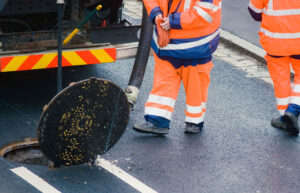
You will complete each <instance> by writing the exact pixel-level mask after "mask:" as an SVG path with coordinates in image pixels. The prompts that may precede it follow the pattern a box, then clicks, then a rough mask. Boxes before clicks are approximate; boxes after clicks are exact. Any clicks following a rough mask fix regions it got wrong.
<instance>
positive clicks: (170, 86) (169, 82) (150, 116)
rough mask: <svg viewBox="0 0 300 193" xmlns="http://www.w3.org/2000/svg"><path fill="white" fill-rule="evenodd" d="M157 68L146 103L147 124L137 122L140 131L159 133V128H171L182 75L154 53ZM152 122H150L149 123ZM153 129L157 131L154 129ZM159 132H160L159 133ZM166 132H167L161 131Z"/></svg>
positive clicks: (136, 128)
mask: <svg viewBox="0 0 300 193" xmlns="http://www.w3.org/2000/svg"><path fill="white" fill-rule="evenodd" d="M154 59H155V68H154V81H153V87H152V90H151V92H150V94H149V97H148V100H147V102H146V104H145V119H146V121H147V122H146V123H145V124H135V125H134V127H133V129H135V130H136V131H139V132H146V133H158V132H160V131H159V130H157V129H156V128H154V126H155V127H157V128H164V129H166V128H167V129H169V127H170V126H169V125H170V121H171V118H172V113H173V111H174V106H175V101H176V99H177V95H178V91H179V88H180V82H181V77H180V75H179V74H178V73H177V71H176V69H175V68H174V67H173V65H172V64H171V63H170V62H168V61H166V60H162V59H160V58H158V57H157V56H156V55H155V54H154ZM149 122H150V123H151V124H153V125H154V126H153V125H151V124H148V123H149ZM153 129H154V130H155V131H153ZM158 134H159V133H158ZM160 134H166V133H160Z"/></svg>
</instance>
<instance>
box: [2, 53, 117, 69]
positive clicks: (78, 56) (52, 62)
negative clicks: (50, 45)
mask: <svg viewBox="0 0 300 193" xmlns="http://www.w3.org/2000/svg"><path fill="white" fill-rule="evenodd" d="M115 61H116V48H105V49H94V50H79V51H64V52H63V53H62V66H79V65H90V64H99V63H108V62H115ZM56 67H57V53H47V54H36V55H24V56H10V57H1V58H0V72H12V71H24V70H36V69H45V68H56Z"/></svg>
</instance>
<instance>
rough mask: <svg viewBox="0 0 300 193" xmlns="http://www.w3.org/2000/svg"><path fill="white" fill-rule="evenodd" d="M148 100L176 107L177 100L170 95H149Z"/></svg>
mask: <svg viewBox="0 0 300 193" xmlns="http://www.w3.org/2000/svg"><path fill="white" fill-rule="evenodd" d="M147 102H149V103H157V104H161V105H167V106H169V107H172V108H174V106H175V102H176V101H175V100H174V99H172V98H169V97H163V96H158V95H152V94H151V95H149V97H148V100H147Z"/></svg>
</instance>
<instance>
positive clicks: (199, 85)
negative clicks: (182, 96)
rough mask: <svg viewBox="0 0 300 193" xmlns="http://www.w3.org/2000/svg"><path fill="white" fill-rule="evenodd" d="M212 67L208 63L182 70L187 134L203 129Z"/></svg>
mask: <svg viewBox="0 0 300 193" xmlns="http://www.w3.org/2000/svg"><path fill="white" fill-rule="evenodd" d="M212 67H213V64H212V62H211V61H210V62H208V63H206V64H201V65H200V64H199V65H197V66H188V67H184V68H182V80H183V84H184V88H185V92H186V109H185V114H186V118H185V122H186V123H187V127H186V132H187V133H197V132H199V131H200V130H199V129H201V128H202V127H203V124H204V117H205V111H206V102H207V92H208V87H209V83H210V71H211V68H212ZM194 126H196V127H194ZM193 128H194V129H193Z"/></svg>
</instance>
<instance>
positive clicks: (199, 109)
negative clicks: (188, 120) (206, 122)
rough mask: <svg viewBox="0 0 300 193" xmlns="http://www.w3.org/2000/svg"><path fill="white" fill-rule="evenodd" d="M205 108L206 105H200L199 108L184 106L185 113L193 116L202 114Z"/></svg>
mask: <svg viewBox="0 0 300 193" xmlns="http://www.w3.org/2000/svg"><path fill="white" fill-rule="evenodd" d="M205 108H206V103H202V104H201V105H200V106H190V105H186V111H187V112H189V113H193V114H197V113H202V112H203V109H205Z"/></svg>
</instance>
